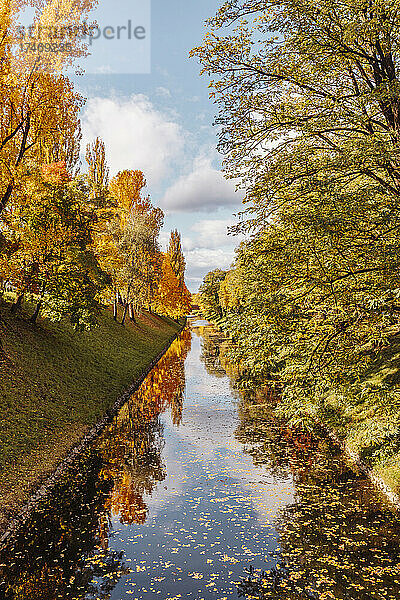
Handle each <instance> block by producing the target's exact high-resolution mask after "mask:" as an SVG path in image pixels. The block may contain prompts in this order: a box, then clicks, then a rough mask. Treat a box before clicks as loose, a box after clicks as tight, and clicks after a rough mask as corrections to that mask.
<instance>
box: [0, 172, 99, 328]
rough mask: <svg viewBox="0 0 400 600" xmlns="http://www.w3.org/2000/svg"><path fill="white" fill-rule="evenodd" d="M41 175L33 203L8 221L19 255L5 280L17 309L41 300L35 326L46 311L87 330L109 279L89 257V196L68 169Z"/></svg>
mask: <svg viewBox="0 0 400 600" xmlns="http://www.w3.org/2000/svg"><path fill="white" fill-rule="evenodd" d="M43 175H44V176H43V180H42V181H38V182H36V187H35V188H33V190H32V191H33V193H32V195H31V196H30V198H29V202H25V203H24V204H21V205H20V206H19V208H18V210H17V209H16V210H15V211H14V212H13V215H12V218H9V219H8V221H7V226H8V233H9V236H10V240H12V241H14V243H15V244H16V249H15V251H14V253H13V254H12V255H11V257H10V258H9V261H8V262H7V265H4V266H5V267H6V268H7V272H6V273H5V274H3V277H4V276H5V275H6V277H7V280H8V281H9V282H10V283H11V284H12V285H13V287H14V288H15V289H16V290H17V294H18V301H17V304H16V305H15V306H18V305H20V303H21V300H22V297H23V296H24V295H25V294H30V295H33V296H34V297H35V298H37V300H38V303H37V308H36V310H35V312H34V314H33V316H32V319H31V320H32V322H36V319H37V317H38V315H39V312H40V310H42V311H43V313H44V314H45V315H46V316H47V317H49V318H51V319H52V320H59V319H60V318H62V317H64V316H69V317H70V319H71V321H72V323H73V324H74V325H75V326H76V327H79V328H89V327H90V326H92V325H93V324H95V323H96V315H97V312H98V310H99V303H98V297H99V295H100V294H101V292H102V290H103V289H104V287H105V286H106V284H107V277H106V274H105V273H104V272H103V271H102V270H101V269H100V267H99V265H98V263H97V261H96V258H95V256H94V254H93V252H92V251H91V244H92V238H91V225H92V219H91V215H90V213H88V212H87V210H86V196H85V190H84V189H83V190H82V189H80V187H79V185H78V184H77V183H76V182H69V179H70V176H69V175H68V173H67V171H66V169H65V164H56V165H46V166H45V167H44V169H43Z"/></svg>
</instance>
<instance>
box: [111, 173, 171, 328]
mask: <svg viewBox="0 0 400 600" xmlns="http://www.w3.org/2000/svg"><path fill="white" fill-rule="evenodd" d="M145 186H146V179H145V177H144V174H143V173H142V172H141V171H127V170H126V171H122V172H120V173H118V175H116V177H114V178H113V179H112V180H111V182H110V193H111V194H112V196H113V198H114V199H115V202H116V207H117V208H116V213H117V216H116V220H115V222H114V228H113V234H114V236H115V239H116V240H117V245H118V251H119V254H120V256H121V258H122V268H121V270H120V271H119V273H118V276H117V277H118V282H117V285H118V292H119V295H121V297H123V303H124V315H123V317H122V323H124V322H125V319H126V317H127V314H128V311H129V310H130V311H131V318H134V310H136V311H138V310H140V309H141V308H142V307H143V306H146V307H148V308H150V306H151V302H152V298H153V295H154V293H155V289H156V286H157V281H158V278H159V274H160V251H159V247H158V241H157V240H158V236H159V233H160V230H161V227H162V225H163V220H164V213H163V212H162V210H161V209H159V208H155V207H153V206H152V204H151V202H150V198H149V196H144V195H143V189H144V188H145Z"/></svg>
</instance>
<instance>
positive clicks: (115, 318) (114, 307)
mask: <svg viewBox="0 0 400 600" xmlns="http://www.w3.org/2000/svg"><path fill="white" fill-rule="evenodd" d="M113 317H114V321H118V305H117V298H115V300H114V305H113Z"/></svg>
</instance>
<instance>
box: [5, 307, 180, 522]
mask: <svg viewBox="0 0 400 600" xmlns="http://www.w3.org/2000/svg"><path fill="white" fill-rule="evenodd" d="M9 306H10V305H9V304H7V303H5V302H3V303H1V304H0V328H1V329H0V334H1V341H2V346H3V352H2V353H1V354H0V409H1V415H2V418H1V421H0V448H1V451H0V506H1V511H0V527H1V525H2V524H4V522H5V519H7V518H9V517H10V516H11V515H12V514H13V513H14V512H15V510H16V509H17V508H18V507H19V506H20V505H21V504H22V503H23V502H24V501H25V500H26V499H27V498H28V496H29V494H30V493H31V492H32V490H33V489H34V487H36V486H37V484H38V482H40V481H41V480H43V479H44V477H45V476H46V475H47V474H48V473H50V472H51V471H52V470H53V469H54V467H55V466H56V464H57V463H58V462H59V461H60V460H61V459H62V458H63V457H64V456H65V455H66V453H67V452H68V450H69V449H70V448H71V447H72V446H73V445H74V444H75V443H76V442H77V441H78V440H79V439H80V438H81V437H82V436H83V435H84V434H85V433H86V432H87V430H88V429H89V428H90V426H91V425H93V424H94V423H95V422H96V421H97V420H98V419H99V418H100V417H101V416H102V415H103V414H104V413H105V412H106V410H108V409H109V408H111V406H113V404H114V402H115V400H116V399H117V397H118V396H119V395H120V394H121V393H122V392H123V391H124V390H125V389H126V388H127V387H128V386H129V385H130V384H131V383H132V382H133V381H134V379H135V378H136V377H138V376H139V375H140V373H141V372H142V371H143V370H144V369H145V367H146V366H147V365H148V364H149V363H150V362H151V360H152V359H153V358H154V357H155V356H156V355H157V354H158V353H159V352H160V351H161V350H162V348H163V347H164V346H165V344H166V342H167V341H168V339H170V338H171V337H172V336H173V335H174V334H175V333H176V332H177V330H178V328H179V327H178V325H177V324H176V323H175V322H174V321H172V320H171V319H168V318H161V317H157V316H155V315H150V314H145V315H143V316H142V317H141V318H140V319H139V320H138V323H137V324H134V323H127V325H126V326H125V328H124V327H122V326H121V325H119V324H117V323H115V321H114V320H113V318H112V315H111V313H110V312H109V311H104V313H103V314H102V316H101V318H100V326H99V327H98V328H97V329H94V330H93V331H90V332H82V333H81V332H75V331H74V330H73V329H72V327H71V326H70V325H69V324H68V323H66V322H61V323H50V322H49V321H47V320H44V319H39V320H38V323H37V325H36V326H33V325H30V324H29V323H28V322H27V321H26V316H25V315H24V312H23V313H22V314H21V315H19V316H17V317H14V316H12V315H11V314H10V311H9ZM27 309H28V310H29V312H31V310H32V309H31V307H27Z"/></svg>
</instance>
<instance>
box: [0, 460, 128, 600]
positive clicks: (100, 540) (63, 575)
mask: <svg viewBox="0 0 400 600" xmlns="http://www.w3.org/2000/svg"><path fill="white" fill-rule="evenodd" d="M101 468H102V463H101V459H100V457H99V456H98V455H97V453H95V452H93V451H92V450H90V451H87V452H86V453H85V454H84V455H82V456H81V457H80V458H79V461H78V462H77V464H76V465H75V467H74V469H71V471H70V472H69V473H68V474H66V475H65V476H64V477H63V478H62V479H61V480H60V481H59V482H58V483H57V485H56V486H55V488H54V490H53V492H52V497H51V502H50V499H44V500H42V501H41V503H40V504H39V506H38V508H37V511H36V512H35V513H34V514H33V515H32V517H31V518H30V519H29V521H28V522H27V523H26V525H25V526H24V527H23V528H22V529H21V530H20V531H19V532H18V535H17V536H16V538H15V541H14V543H13V547H12V548H10V549H8V550H5V551H4V552H3V553H2V555H1V557H0V560H1V564H2V567H1V568H0V571H1V573H0V576H1V585H0V590H1V595H0V597H2V598H3V597H4V598H5V599H18V600H54V599H55V598H57V597H58V598H63V599H64V598H74V597H76V598H81V597H82V589H81V588H85V589H89V587H90V585H91V584H90V582H91V581H92V579H93V577H94V576H95V575H97V576H98V577H99V578H100V583H99V586H98V590H97V592H96V593H97V597H99V598H106V597H107V594H108V593H109V592H110V591H111V590H112V589H113V587H114V586H115V584H116V582H117V580H118V578H119V575H118V574H120V573H121V572H123V570H124V567H123V565H122V560H121V555H120V554H119V553H115V552H109V551H107V550H106V551H103V550H102V547H104V546H106V543H105V540H106V538H107V532H108V519H107V517H106V516H105V515H104V502H105V499H106V498H107V496H108V494H109V493H110V483H109V482H107V481H104V480H102V479H101V478H100V477H99V475H100V472H101ZM94 549H96V552H97V553H99V554H100V553H101V554H102V560H101V561H99V562H98V563H97V564H95V565H91V564H88V563H86V561H85V557H86V556H87V555H89V554H90V553H93V551H94Z"/></svg>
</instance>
